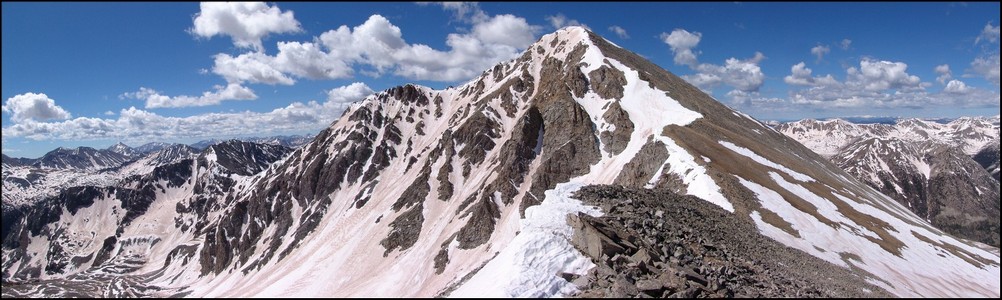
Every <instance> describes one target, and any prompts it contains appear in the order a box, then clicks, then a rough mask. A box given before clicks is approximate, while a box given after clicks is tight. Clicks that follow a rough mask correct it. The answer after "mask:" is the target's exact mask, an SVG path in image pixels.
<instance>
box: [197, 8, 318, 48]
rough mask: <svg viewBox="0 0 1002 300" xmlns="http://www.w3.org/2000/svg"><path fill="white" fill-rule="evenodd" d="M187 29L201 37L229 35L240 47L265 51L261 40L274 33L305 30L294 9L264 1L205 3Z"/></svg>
mask: <svg viewBox="0 0 1002 300" xmlns="http://www.w3.org/2000/svg"><path fill="white" fill-rule="evenodd" d="M199 6H200V9H201V10H200V11H199V12H198V14H195V18H194V26H193V27H191V28H190V29H189V30H188V31H189V32H190V33H191V34H194V35H196V36H200V37H206V38H211V37H213V36H216V35H228V36H230V37H231V38H232V39H233V44H234V45H236V46H237V47H242V48H252V49H254V50H256V51H262V50H263V47H262V45H261V39H262V38H264V37H266V36H268V34H271V33H292V32H300V31H302V30H303V29H302V27H300V25H299V21H296V18H295V17H294V16H293V13H292V12H291V11H286V12H282V10H281V9H279V8H278V5H275V6H269V5H268V4H265V3H264V2H202V3H201V4H199Z"/></svg>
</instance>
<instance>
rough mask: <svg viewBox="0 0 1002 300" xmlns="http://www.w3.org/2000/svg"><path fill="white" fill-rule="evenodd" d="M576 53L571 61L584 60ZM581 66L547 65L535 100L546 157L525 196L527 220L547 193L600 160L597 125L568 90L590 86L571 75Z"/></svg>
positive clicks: (549, 61)
mask: <svg viewBox="0 0 1002 300" xmlns="http://www.w3.org/2000/svg"><path fill="white" fill-rule="evenodd" d="M579 47H583V46H579ZM581 49H583V48H581ZM575 51H577V50H574V51H571V54H568V57H571V58H575V57H576V58H577V59H580V56H574V55H573V53H574V52H575ZM581 51H583V50H581ZM578 63H579V62H578V61H574V60H573V59H569V61H568V62H566V63H564V62H561V61H559V60H556V59H554V58H552V57H551V58H547V59H546V60H544V61H543V69H542V70H540V76H541V78H540V84H539V88H538V89H539V92H538V93H537V94H536V98H534V99H532V102H534V103H536V104H537V105H538V109H539V112H540V115H541V116H542V119H543V126H542V129H543V138H542V143H543V149H542V151H541V152H542V153H543V156H542V157H541V158H540V159H541V162H542V163H541V165H540V166H539V171H537V173H536V175H535V176H534V177H533V178H532V188H531V189H530V194H529V195H526V196H525V198H524V199H523V200H522V205H521V207H520V208H519V212H520V213H521V214H522V215H523V216H524V214H525V209H526V208H528V207H529V206H533V205H536V204H539V203H542V200H543V199H544V197H545V195H544V194H543V192H544V191H546V190H549V189H552V188H553V187H555V186H556V185H557V184H558V183H560V182H565V181H567V180H568V179H570V178H571V177H574V176H578V175H582V174H584V173H586V172H588V169H589V167H590V166H591V165H592V164H594V163H595V162H597V161H598V160H599V159H600V153H601V152H600V151H599V149H598V145H599V143H598V140H597V138H596V136H595V135H594V133H593V132H592V128H594V127H595V124H594V123H592V121H591V120H590V119H589V118H588V113H586V112H585V111H584V109H583V108H582V107H581V106H580V105H578V104H577V102H575V101H574V98H573V97H572V95H571V91H568V89H567V88H566V87H567V86H572V87H573V86H576V85H579V84H572V83H571V82H579V83H580V82H582V81H583V82H584V84H587V79H585V78H579V77H577V76H574V73H572V72H568V69H573V70H579V72H580V68H579V67H578ZM582 77H583V76H582ZM572 90H573V88H572Z"/></svg>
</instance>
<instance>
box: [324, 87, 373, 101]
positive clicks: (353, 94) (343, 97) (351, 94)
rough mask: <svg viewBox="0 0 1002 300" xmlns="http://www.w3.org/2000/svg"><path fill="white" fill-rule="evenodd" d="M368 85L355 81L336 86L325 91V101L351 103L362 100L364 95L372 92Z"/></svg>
mask: <svg viewBox="0 0 1002 300" xmlns="http://www.w3.org/2000/svg"><path fill="white" fill-rule="evenodd" d="M374 92H375V91H373V90H372V89H371V88H369V86H368V85H366V84H365V83H362V82H355V83H352V84H349V85H346V86H341V87H337V88H334V89H331V90H329V91H327V102H332V103H351V102H355V101H359V100H362V99H363V98H365V97H366V96H369V95H372V93H374Z"/></svg>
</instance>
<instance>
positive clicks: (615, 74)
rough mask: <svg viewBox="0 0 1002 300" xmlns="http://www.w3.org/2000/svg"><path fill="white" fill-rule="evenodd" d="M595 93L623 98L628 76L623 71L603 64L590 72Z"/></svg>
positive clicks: (610, 97) (605, 96)
mask: <svg viewBox="0 0 1002 300" xmlns="http://www.w3.org/2000/svg"><path fill="white" fill-rule="evenodd" d="M588 78H589V79H591V84H592V87H593V88H594V89H595V93H596V94H598V95H599V96H601V97H602V98H605V99H622V98H623V86H626V76H625V75H624V74H623V71H620V70H619V69H614V68H611V67H609V66H606V65H603V66H601V67H598V69H595V70H594V71H591V72H589V73H588Z"/></svg>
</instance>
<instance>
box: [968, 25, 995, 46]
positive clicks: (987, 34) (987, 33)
mask: <svg viewBox="0 0 1002 300" xmlns="http://www.w3.org/2000/svg"><path fill="white" fill-rule="evenodd" d="M982 41H985V42H987V43H998V42H999V27H998V26H993V25H992V23H988V24H985V28H984V29H982V30H981V35H978V37H977V38H976V39H974V43H975V44H977V43H981V42H982Z"/></svg>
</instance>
